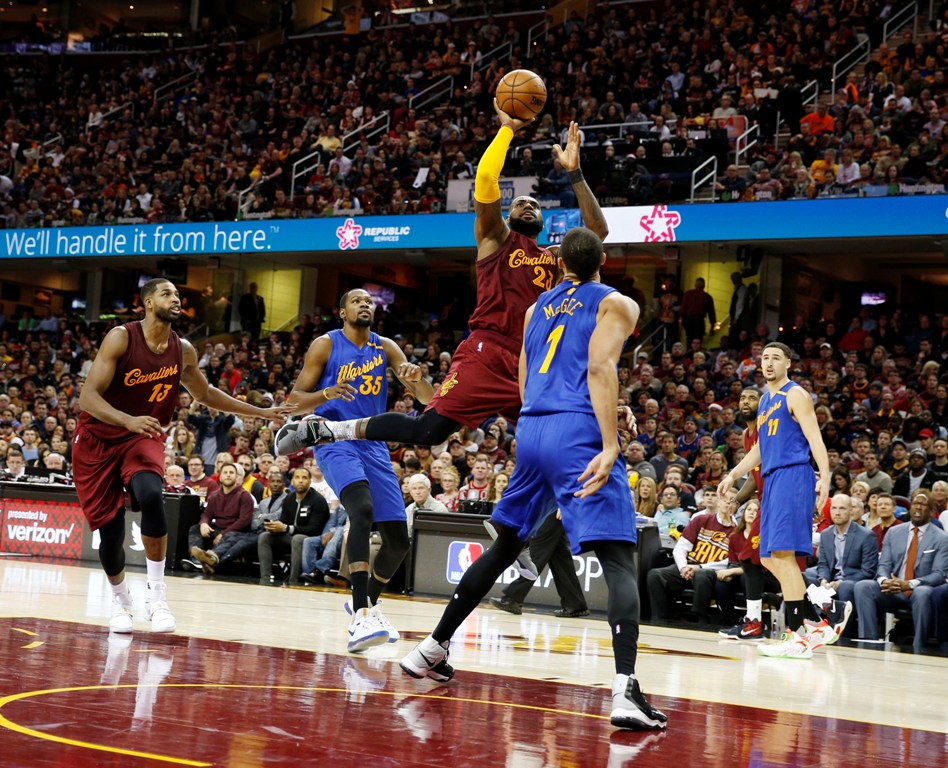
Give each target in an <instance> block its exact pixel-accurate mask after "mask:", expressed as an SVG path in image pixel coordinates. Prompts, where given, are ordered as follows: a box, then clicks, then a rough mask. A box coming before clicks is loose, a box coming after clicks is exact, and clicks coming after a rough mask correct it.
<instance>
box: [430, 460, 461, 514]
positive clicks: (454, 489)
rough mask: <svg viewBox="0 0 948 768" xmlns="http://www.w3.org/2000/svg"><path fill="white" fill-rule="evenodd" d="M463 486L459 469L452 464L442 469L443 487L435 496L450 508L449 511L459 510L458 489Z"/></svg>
mask: <svg viewBox="0 0 948 768" xmlns="http://www.w3.org/2000/svg"><path fill="white" fill-rule="evenodd" d="M460 487H461V478H460V476H459V475H458V471H457V470H456V469H455V468H454V467H453V466H451V465H446V466H445V468H444V469H443V470H441V488H442V489H443V490H442V491H441V493H439V494H438V495H437V496H435V498H436V499H437V500H438V501H440V502H441V503H442V504H444V506H446V507H447V508H448V512H457V511H458V501H459V499H458V489H459V488H460Z"/></svg>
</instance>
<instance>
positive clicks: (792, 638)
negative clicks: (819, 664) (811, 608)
mask: <svg viewBox="0 0 948 768" xmlns="http://www.w3.org/2000/svg"><path fill="white" fill-rule="evenodd" d="M804 631H805V630H804ZM757 651H758V653H760V654H761V655H762V656H767V657H769V658H771V659H812V658H813V641H811V640H810V637H809V636H808V635H806V634H803V633H801V632H793V631H791V630H787V631H786V632H784V633H783V637H782V638H780V642H779V643H770V644H768V645H758V646H757Z"/></svg>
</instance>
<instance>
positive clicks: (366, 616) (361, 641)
mask: <svg viewBox="0 0 948 768" xmlns="http://www.w3.org/2000/svg"><path fill="white" fill-rule="evenodd" d="M387 642H388V630H387V629H385V627H383V626H382V625H381V624H380V623H379V620H378V618H377V617H376V615H375V614H374V613H373V612H372V609H370V608H360V609H359V610H358V611H356V612H355V614H353V616H352V621H350V622H349V646H348V648H349V653H362V651H365V650H368V649H369V648H372V647H373V646H375V645H384V644H385V643H387Z"/></svg>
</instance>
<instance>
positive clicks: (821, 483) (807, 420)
mask: <svg viewBox="0 0 948 768" xmlns="http://www.w3.org/2000/svg"><path fill="white" fill-rule="evenodd" d="M787 405H788V406H789V408H790V413H791V414H792V415H793V418H795V419H796V420H797V422H798V423H799V424H800V429H802V430H803V436H804V437H805V438H806V441H807V442H808V443H809V444H810V451H811V452H812V453H813V458H814V459H815V460H816V467H817V469H818V470H819V472H820V476H819V479H818V480H817V483H816V508H817V509H823V505H824V504H825V503H826V500H827V499H828V498H829V487H830V468H829V456H828V455H827V452H826V445H825V444H824V443H823V434H822V433H821V432H820V424H819V422H818V421H817V420H816V409H815V408H814V407H813V399H812V398H811V397H810V395H809V394H808V393H807V392H806V390H804V389H803V388H802V387H793V388H792V389H791V390H790V391H789V392H788V393H787Z"/></svg>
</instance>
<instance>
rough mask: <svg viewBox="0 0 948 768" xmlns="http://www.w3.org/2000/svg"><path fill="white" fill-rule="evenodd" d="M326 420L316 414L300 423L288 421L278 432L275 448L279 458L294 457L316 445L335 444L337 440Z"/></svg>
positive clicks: (306, 417) (301, 420)
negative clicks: (326, 424)
mask: <svg viewBox="0 0 948 768" xmlns="http://www.w3.org/2000/svg"><path fill="white" fill-rule="evenodd" d="M325 421H326V419H325V418H323V417H322V416H317V415H316V414H310V415H309V416H304V417H303V418H302V419H300V420H299V421H288V422H287V423H286V424H284V425H283V426H282V427H280V429H279V430H277V433H276V437H275V439H274V441H273V442H274V448H275V453H276V455H277V456H293V455H294V454H297V453H299V452H300V451H302V450H304V449H305V448H308V447H310V446H315V445H326V444H327V443H334V442H335V441H336V438H335V437H333V434H332V432H330V431H329V429H328V428H327V427H326V426H325Z"/></svg>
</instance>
